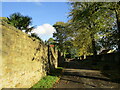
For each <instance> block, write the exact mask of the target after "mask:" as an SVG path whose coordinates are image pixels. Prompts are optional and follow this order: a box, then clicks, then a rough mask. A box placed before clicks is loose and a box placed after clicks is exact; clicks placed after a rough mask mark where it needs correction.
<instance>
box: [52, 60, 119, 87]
mask: <svg viewBox="0 0 120 90" xmlns="http://www.w3.org/2000/svg"><path fill="white" fill-rule="evenodd" d="M87 66H88V65H86V66H85V65H81V63H80V62H78V61H70V62H68V63H67V64H66V66H65V69H64V70H63V75H62V77H61V79H60V81H59V82H58V83H56V84H55V85H54V87H53V88H120V83H116V82H113V81H111V80H110V79H109V78H108V77H105V76H104V75H102V74H101V71H99V70H92V69H86V67H87Z"/></svg>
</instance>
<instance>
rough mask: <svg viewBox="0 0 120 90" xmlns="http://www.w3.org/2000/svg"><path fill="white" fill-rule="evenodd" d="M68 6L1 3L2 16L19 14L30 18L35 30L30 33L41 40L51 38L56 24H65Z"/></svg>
mask: <svg viewBox="0 0 120 90" xmlns="http://www.w3.org/2000/svg"><path fill="white" fill-rule="evenodd" d="M69 9H70V6H69V4H68V3H67V2H2V16H0V17H9V15H11V14H13V13H15V12H19V13H21V14H22V15H24V16H29V17H31V18H32V25H33V26H36V28H35V29H34V30H33V31H32V32H33V33H36V34H37V35H38V36H39V37H40V38H41V39H43V41H44V40H48V39H49V38H50V37H52V35H53V32H55V28H54V27H52V25H54V24H55V23H56V22H59V21H62V22H67V21H68V19H69V18H67V17H68V13H69Z"/></svg>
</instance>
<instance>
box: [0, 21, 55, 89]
mask: <svg viewBox="0 0 120 90" xmlns="http://www.w3.org/2000/svg"><path fill="white" fill-rule="evenodd" d="M0 30H2V48H0V51H2V52H1V53H2V60H1V62H2V64H0V68H1V70H2V71H1V72H0V88H30V87H31V86H33V85H34V84H35V83H37V82H38V81H39V80H40V79H41V78H42V77H44V76H45V75H46V73H47V72H49V70H50V69H49V66H50V65H49V63H48V47H47V46H46V45H44V43H43V42H42V41H39V40H37V39H35V38H33V37H30V36H29V35H27V34H25V33H24V32H22V31H20V30H17V29H16V28H14V27H12V26H10V25H7V24H6V23H2V26H1V28H0ZM50 51H51V55H52V57H51V59H50V62H51V65H52V67H54V68H55V67H57V53H56V51H55V52H54V51H53V49H52V48H51V50H50Z"/></svg>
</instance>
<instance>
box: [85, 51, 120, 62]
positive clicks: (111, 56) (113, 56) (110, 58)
mask: <svg viewBox="0 0 120 90" xmlns="http://www.w3.org/2000/svg"><path fill="white" fill-rule="evenodd" d="M119 54H120V53H119V52H116V53H108V54H101V55H97V56H95V59H96V60H97V61H106V62H111V63H119V62H120V55H119ZM93 58H94V56H93V55H92V56H87V57H86V59H88V60H93Z"/></svg>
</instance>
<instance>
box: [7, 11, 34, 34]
mask: <svg viewBox="0 0 120 90" xmlns="http://www.w3.org/2000/svg"><path fill="white" fill-rule="evenodd" d="M7 18H8V24H11V25H13V26H14V27H16V28H17V29H20V30H25V32H26V33H28V32H31V31H32V29H33V28H34V27H29V26H30V25H31V24H32V21H31V20H32V18H31V17H28V16H23V15H21V14H20V13H13V14H11V15H10V16H9V17H7Z"/></svg>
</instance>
